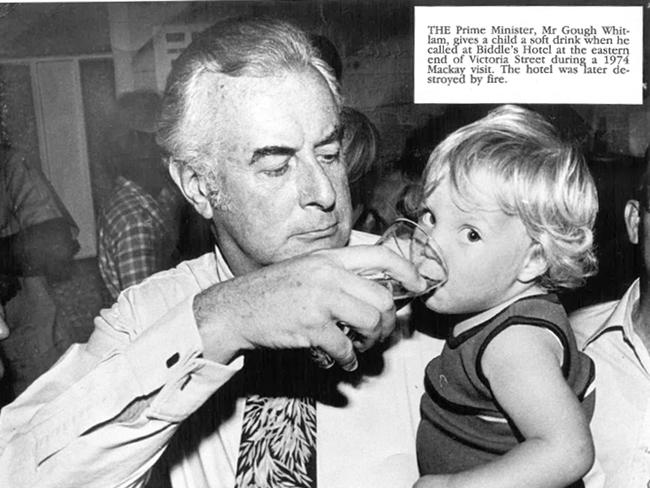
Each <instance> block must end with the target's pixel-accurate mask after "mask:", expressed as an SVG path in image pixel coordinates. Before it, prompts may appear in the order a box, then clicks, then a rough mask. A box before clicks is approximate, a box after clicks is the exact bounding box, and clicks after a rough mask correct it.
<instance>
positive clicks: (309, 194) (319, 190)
mask: <svg viewBox="0 0 650 488" xmlns="http://www.w3.org/2000/svg"><path fill="white" fill-rule="evenodd" d="M300 166H301V172H300V175H299V189H298V191H299V197H300V205H301V206H302V207H303V208H306V207H309V206H316V207H319V208H320V209H322V210H325V211H329V210H332V208H334V205H335V203H336V190H335V189H334V186H333V185H332V181H331V179H330V178H331V176H330V175H329V174H328V172H327V171H326V170H325V168H324V167H323V166H321V165H320V163H319V162H318V161H317V160H316V158H315V157H308V158H305V159H304V160H303V161H302V164H301V165H300Z"/></svg>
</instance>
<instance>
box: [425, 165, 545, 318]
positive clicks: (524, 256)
mask: <svg viewBox="0 0 650 488" xmlns="http://www.w3.org/2000/svg"><path fill="white" fill-rule="evenodd" d="M472 181H473V182H474V183H475V185H476V186H475V187H472V188H477V189H481V188H485V189H488V188H490V185H493V184H494V181H493V179H492V178H490V177H488V176H487V175H481V174H478V175H473V177H472ZM425 203H426V207H427V209H428V212H426V213H425V214H424V216H423V217H422V218H421V219H420V223H421V224H422V226H423V227H425V229H426V230H427V231H428V232H429V233H430V235H431V236H432V237H433V238H434V239H435V240H436V242H437V243H438V244H439V246H440V248H441V250H442V254H443V258H444V259H445V261H446V264H447V268H448V270H449V278H448V281H447V282H446V283H445V284H444V285H443V286H441V287H440V288H438V289H437V290H436V291H435V293H433V294H432V295H431V296H429V297H428V298H427V299H426V301H425V303H426V305H427V307H428V308H430V309H432V310H435V311H437V312H440V313H449V314H456V313H476V312H480V311H483V310H486V309H488V308H491V307H493V306H496V305H498V304H500V303H503V302H505V301H506V300H508V299H510V298H512V297H514V296H515V295H517V294H518V293H521V292H522V291H524V290H525V289H527V288H528V287H530V286H531V284H530V283H523V282H522V281H520V279H519V278H520V277H523V275H522V270H523V268H524V266H525V264H526V262H527V261H528V258H529V256H530V255H531V253H532V245H533V241H532V239H531V238H530V237H529V236H528V234H527V233H526V229H525V227H524V224H523V223H522V221H521V220H520V219H519V218H518V217H513V216H509V215H506V214H505V213H504V212H503V211H502V210H501V209H500V208H499V206H498V204H497V201H496V198H495V197H494V195H493V194H492V193H491V192H489V191H476V192H475V195H472V203H469V202H467V200H465V199H463V198H462V197H461V196H460V195H459V194H458V192H456V191H455V190H454V189H453V188H452V186H451V184H450V182H449V178H445V179H443V180H442V181H441V183H440V185H439V186H438V187H437V188H436V189H435V191H434V192H433V193H432V194H431V195H430V196H429V197H428V198H427V200H426V202H425Z"/></svg>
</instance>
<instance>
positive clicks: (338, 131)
mask: <svg viewBox="0 0 650 488" xmlns="http://www.w3.org/2000/svg"><path fill="white" fill-rule="evenodd" d="M342 138H343V126H342V125H340V124H339V125H337V126H336V127H334V129H333V130H332V132H330V133H329V134H327V135H326V136H325V137H324V138H323V139H322V140H321V141H320V142H319V143H318V144H316V147H321V146H327V145H328V144H331V143H333V142H340V141H341V139H342Z"/></svg>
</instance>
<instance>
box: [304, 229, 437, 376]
mask: <svg viewBox="0 0 650 488" xmlns="http://www.w3.org/2000/svg"><path fill="white" fill-rule="evenodd" d="M375 245H376V246H386V247H388V248H389V249H391V250H392V251H393V252H395V253H397V254H398V255H400V256H402V257H403V258H404V259H407V260H408V261H410V262H411V263H413V265H415V268H416V269H417V271H418V273H420V275H421V276H422V277H423V278H424V280H425V281H426V284H427V286H426V288H425V289H424V290H422V291H420V292H414V291H411V290H409V289H408V288H406V287H404V285H402V283H400V282H399V281H398V280H396V279H395V278H393V277H392V276H390V275H389V274H387V273H385V272H381V271H362V272H360V273H359V276H362V277H364V278H366V279H369V280H372V281H375V282H377V283H380V284H381V285H383V286H385V287H386V288H387V289H388V290H390V292H391V293H392V295H393V300H394V301H395V308H398V309H399V308H401V307H403V306H404V305H406V304H407V303H408V302H409V301H410V300H412V299H413V298H414V297H417V296H420V295H425V294H427V293H430V292H431V291H433V290H435V289H436V288H438V287H439V286H441V285H442V284H444V283H445V281H447V274H448V272H447V265H446V264H445V261H444V259H443V257H442V252H441V251H440V247H439V246H438V244H437V243H436V241H435V240H433V238H432V237H431V236H430V235H429V234H428V233H427V232H426V231H425V230H424V229H423V228H422V227H420V226H419V225H418V224H417V223H415V222H413V221H412V220H409V219H397V220H396V221H395V222H394V223H393V224H391V225H390V227H388V229H386V231H385V232H384V233H383V234H382V236H381V237H380V238H379V240H378V241H377V242H376V243H375ZM337 325H338V326H339V327H340V328H341V330H342V331H343V332H344V333H345V334H346V335H347V336H348V337H349V338H350V339H351V340H354V339H355V338H356V334H355V332H354V331H353V330H352V329H351V328H350V327H349V326H348V325H347V324H346V323H344V322H338V323H337ZM310 352H311V356H312V359H313V360H314V361H315V362H316V363H317V364H318V365H319V366H320V367H321V368H325V369H328V368H331V367H332V366H333V365H334V360H333V359H332V358H331V357H330V355H329V354H327V353H326V352H325V351H323V350H322V349H321V348H319V347H312V348H311V350H310Z"/></svg>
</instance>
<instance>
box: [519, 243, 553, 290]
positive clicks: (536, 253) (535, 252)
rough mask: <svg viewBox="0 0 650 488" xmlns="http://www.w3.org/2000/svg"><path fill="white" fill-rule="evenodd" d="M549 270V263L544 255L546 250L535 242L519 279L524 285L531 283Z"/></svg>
mask: <svg viewBox="0 0 650 488" xmlns="http://www.w3.org/2000/svg"><path fill="white" fill-rule="evenodd" d="M547 269H548V261H547V260H546V256H545V255H544V250H543V249H542V246H541V244H539V243H537V242H535V243H533V244H532V245H531V246H530V247H529V248H528V251H527V254H526V257H525V258H524V263H523V266H522V267H521V270H520V271H519V275H518V276H517V278H518V279H519V281H521V282H523V283H530V282H531V281H533V280H535V279H536V278H538V277H539V276H542V275H543V274H544V273H546V270H547Z"/></svg>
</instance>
